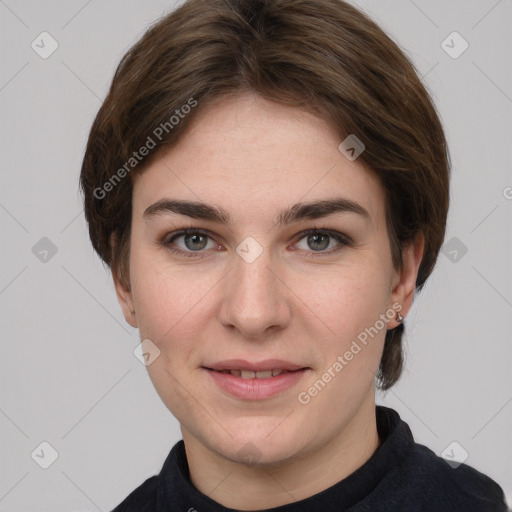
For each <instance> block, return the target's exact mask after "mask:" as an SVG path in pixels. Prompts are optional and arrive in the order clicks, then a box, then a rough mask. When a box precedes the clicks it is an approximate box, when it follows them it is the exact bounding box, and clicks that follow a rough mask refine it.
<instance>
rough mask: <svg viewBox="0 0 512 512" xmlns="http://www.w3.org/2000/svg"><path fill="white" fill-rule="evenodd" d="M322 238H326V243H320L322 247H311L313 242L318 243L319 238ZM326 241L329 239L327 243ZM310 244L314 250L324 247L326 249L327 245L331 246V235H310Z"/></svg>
mask: <svg viewBox="0 0 512 512" xmlns="http://www.w3.org/2000/svg"><path fill="white" fill-rule="evenodd" d="M319 238H320V239H321V238H323V239H324V243H323V244H320V247H318V246H317V247H316V248H315V247H311V242H313V244H316V243H317V242H318V239H319ZM325 241H327V243H325ZM308 245H309V246H310V247H311V248H312V249H313V250H314V251H321V250H323V249H326V248H327V247H329V235H309V237H308Z"/></svg>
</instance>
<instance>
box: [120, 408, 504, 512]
mask: <svg viewBox="0 0 512 512" xmlns="http://www.w3.org/2000/svg"><path fill="white" fill-rule="evenodd" d="M376 414H377V429H378V433H379V437H380V439H381V441H382V442H381V444H380V446H379V447H378V449H377V450H376V451H375V453H374V454H373V455H372V456H371V457H370V459H369V460H368V461H367V462H366V463H365V464H363V465H362V466H361V467H360V468H359V469H358V470H356V471H355V472H354V473H352V474H351V475H349V476H348V477H346V478H344V479H343V480H341V481H340V482H338V483H337V484H335V485H333V486H332V487H329V488H328V489H325V490H324V491H322V492H320V493H318V494H315V495H314V496H311V497H309V498H306V499H304V500H301V501H298V502H295V503H290V504H287V505H282V506H280V507H275V508H272V509H267V510H271V511H272V512H313V511H315V512H317V511H318V512H320V511H321V512H331V511H332V512H334V511H336V512H343V511H347V512H401V511H404V512H405V511H407V512H420V511H422V512H423V511H429V512H430V511H432V512H507V505H506V504H505V497H504V493H503V490H502V489H501V487H500V486H499V485H498V484H497V483H496V482H494V481H493V480H491V479H490V478H489V477H488V476H486V475H484V474H482V473H480V472H479V471H477V470H476V469H473V468H472V467H470V466H468V465H466V464H462V465H459V466H458V467H457V468H452V467H451V466H450V465H449V464H448V462H447V461H445V460H444V459H442V458H441V457H438V456H437V455H436V454H435V453H434V452H433V451H432V450H430V449H429V448H427V447H426V446H423V445H421V444H418V443H416V442H414V439H413V436H412V433H411V430H410V429H409V426H408V425H407V423H405V422H404V421H403V420H402V419H401V418H400V416H399V415H398V413H397V412H396V411H394V410H393V409H390V408H388V407H383V406H379V405H378V406H376ZM241 492H243V491H241ZM189 510H196V511H197V512H212V511H220V512H230V511H231V512H232V511H233V510H234V509H230V508H226V507H223V506H222V505H219V504H218V503H217V502H215V501H213V500H212V499H211V498H209V497H208V496H205V495H204V494H202V493H201V492H199V491H198V490H197V489H196V488H195V487H194V486H193V485H192V484H191V483H190V480H189V470H188V463H187V458H186V455H185V445H184V443H183V440H181V441H178V443H176V444H175V445H174V447H173V448H172V450H171V451H170V453H169V455H168V457H167V459H166V460H165V462H164V465H163V468H162V470H161V471H160V473H159V474H158V475H156V476H153V477H151V478H149V479H147V480H146V481H145V482H144V483H143V484H142V485H141V486H140V487H138V488H137V489H136V490H135V491H133V492H132V493H131V494H130V495H129V496H128V497H127V498H126V499H125V500H124V501H123V502H122V503H121V504H120V505H118V506H117V507H116V508H115V509H114V510H113V512H171V511H180V512H187V511H189Z"/></svg>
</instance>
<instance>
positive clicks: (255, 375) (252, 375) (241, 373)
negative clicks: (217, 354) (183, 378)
mask: <svg viewBox="0 0 512 512" xmlns="http://www.w3.org/2000/svg"><path fill="white" fill-rule="evenodd" d="M203 368H205V369H206V370H211V371H213V372H217V373H229V374H231V375H234V376H235V377H241V378H242V379H270V378H272V377H277V376H279V375H282V374H283V373H294V372H300V371H301V370H307V368H299V369H298V370H284V369H282V368H274V369H272V370H264V371H258V372H255V371H252V370H241V369H235V370H215V369H213V368H208V367H205V366H204V367H203Z"/></svg>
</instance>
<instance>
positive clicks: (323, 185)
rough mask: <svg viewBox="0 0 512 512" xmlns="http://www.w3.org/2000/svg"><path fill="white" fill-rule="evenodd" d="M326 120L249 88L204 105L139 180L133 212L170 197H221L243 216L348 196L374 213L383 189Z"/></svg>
mask: <svg viewBox="0 0 512 512" xmlns="http://www.w3.org/2000/svg"><path fill="white" fill-rule="evenodd" d="M341 142H342V140H341V138H340V137H339V136H338V134H337V133H336V131H335V130H334V129H333V127H332V126H331V125H330V124H328V123H327V122H326V121H325V120H323V119H321V118H319V117H317V116H315V115H313V114H311V113H308V112H305V111H303V110H300V109H297V108H293V107H288V106H284V105H280V104H277V103H274V102H271V101H269V100H266V99H264V98H261V97H260V96H257V95H253V94H244V95H241V96H239V97H236V98H230V99H229V100H228V99H226V100H224V101H221V102H219V103H217V104H214V105H211V106H208V107H205V108H203V109H202V110H201V111H199V112H198V116H197V117H196V118H195V119H194V123H193V124H192V125H191V127H190V128H189V130H188V131H187V132H186V133H185V134H184V135H183V136H182V138H181V139H180V140H179V142H178V143H177V144H176V145H175V146H173V147H172V149H171V150H169V151H167V152H165V153H162V155H160V156H159V157H158V158H156V159H155V160H154V161H153V162H152V163H151V164H150V165H149V166H148V167H147V168H146V169H145V170H144V172H143V173H141V174H140V175H137V176H135V179H134V198H133V202H134V211H137V212H139V213H138V216H140V215H142V212H143V211H144V209H145V208H147V206H149V205H150V204H153V203H154V202H157V201H158V200H160V199H162V198H164V197H172V198H174V199H176V198H179V199H184V200H189V201H200V202H207V203H211V204H219V205H220V204H222V206H223V208H224V209H225V210H228V211H232V212H234V213H235V214H236V215H235V217H236V216H238V218H242V217H247V218H249V217H251V216H254V215H256V216H261V215H262V213H265V212H269V211H270V210H272V211H274V212H275V211H277V210H281V209H282V208H283V207H284V206H287V205H292V204H296V203H298V202H309V201H313V200H317V199H329V198H333V197H340V196H343V197H346V198H347V199H350V200H353V201H356V202H358V203H360V204H361V205H363V206H364V208H365V209H367V210H368V211H369V213H370V215H371V217H372V218H375V219H378V218H379V217H381V216H383V208H384V199H385V196H384V191H383V189H382V187H381V185H380V182H379V180H378V178H377V177H376V176H375V175H374V173H373V172H372V171H370V170H369V169H368V168H367V167H366V166H365V165H364V164H363V162H362V160H361V159H358V160H355V161H349V160H348V159H347V158H346V157H345V156H344V155H343V154H342V153H341V152H340V151H339V149H338V146H339V144H340V143H341Z"/></svg>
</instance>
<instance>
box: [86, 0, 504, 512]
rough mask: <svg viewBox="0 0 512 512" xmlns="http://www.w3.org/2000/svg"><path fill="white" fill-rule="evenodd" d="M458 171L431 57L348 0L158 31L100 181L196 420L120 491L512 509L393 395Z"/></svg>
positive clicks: (207, 6) (273, 501)
mask: <svg viewBox="0 0 512 512" xmlns="http://www.w3.org/2000/svg"><path fill="white" fill-rule="evenodd" d="M449 171H450V162H449V154H448V149H447V146H446V140H445V136H444V133H443V129H442V126H441V123H440V121H439V118H438V116H437V114H436V109H435V107H434V105H433V103H432V101H431V99H430V97H429V95H428V93H427V92H426V90H425V88H424V87H423V85H422V84H421V81H420V80H419V78H418V77H417V75H416V72H415V70H414V67H413V65H412V64H411V63H410V61H409V60H408V59H407V58H406V56H405V55H404V54H403V53H402V52H401V51H400V50H399V48H398V47H397V46H396V44H395V43H393V42H392V41H391V40H390V39H389V38H388V37H387V36H386V35H385V34H384V33H383V32H382V30H381V29H380V28H379V27H378V26H376V25H375V23H373V22H372V21H371V20H370V19H369V18H367V17H366V16H365V15H364V14H362V13H361V12H359V11H358V10H356V9H355V8H354V7H351V6H350V5H348V4H346V3H344V2H342V1H340V0H321V1H320V0H294V1H289V0H273V1H271V0H259V1H257V0H252V1H250V0H189V1H187V2H185V3H184V4H183V5H182V6H181V7H179V8H178V9H177V10H176V11H174V12H173V13H171V14H170V15H168V16H166V17H165V18H163V19H162V20H160V21H159V22H158V23H156V24H155V25H154V26H153V27H152V28H151V29H150V30H149V31H148V32H147V33H146V34H145V35H144V36H143V37H142V39H141V40H140V41H139V42H138V43H137V44H136V45H135V46H134V47H133V48H132V49H131V50H130V51H129V52H128V53H127V54H126V55H125V57H124V58H123V59H122V61H121V63H120V65H119V67H118V69H117V71H116V74H115V76H114V79H113V82H112V86H111V88H110V91H109V94H108V96H107V98H106V100H105V102H104V104H103V105H102V107H101V109H100V111H99V113H98V115H97V117H96V120H95V122H94V124H93V127H92V129H91V133H90V136H89V140H88V145H87V149H86V154H85V157H84V161H83V167H82V174H81V186H82V189H83V192H84V202H85V214H86V218H87V221H88V224H89V230H90V237H91V241H92V244H93V246H94V248H95V250H96V251H97V252H98V254H99V255H100V257H101V258H102V259H103V261H104V262H106V263H107V264H108V265H109V266H110V267H111V269H112V274H113V278H114V283H115V288H116V291H117V296H118V299H119V303H120V305H121V308H122V310H123V313H124V316H125V318H126V321H127V322H128V323H129V324H130V325H132V326H133V327H136V328H138V329H139V331H140V336H141V340H142V356H143V358H144V361H145V363H146V365H147V369H148V372H149V376H150V378H151V380H152V382H153V384H154V386H155V389H156V390H157V392H158V394H159V396H160V397H161V399H162V401H163V402H164V404H165V405H166V406H167V407H168V409H169V410H170V411H171V412H172V413H173V414H174V415H175V417H176V418H177V419H178V421H179V423H180V427H181V432H182V435H183V440H180V441H179V442H178V443H177V444H176V445H175V446H174V447H173V448H172V450H171V452H170V453H169V456H168V457H167V459H166V461H165V463H164V466H163V468H162V471H161V472H160V474H159V475H158V476H154V477H151V478H149V479H148V480H147V481H146V482H144V483H143V484H142V485H141V486H140V487H139V488H138V489H136V490H135V491H133V493H131V494H130V496H128V497H127V498H126V499H125V500H124V501H123V502H122V503H121V504H120V505H119V506H118V507H117V508H116V509H115V511H116V512H121V511H132V510H133V511H141V510H148V511H150V510H151V511H159V512H163V511H164V510H189V511H193V510H197V511H200V512H201V511H208V510H232V509H235V510H262V509H273V510H283V511H285V510H286V511H299V510H300V511H308V510H311V511H312V510H320V509H322V510H337V511H339V510H349V509H350V510H351V511H354V512H355V511H363V510H365V511H366V510H372V511H380V510H388V511H389V510H393V511H399V510H404V511H405V510H407V511H416V510H417V511H420V510H425V511H426V510H435V511H444V510H446V511H448V510H449V511H456V510H457V511H458V510H460V511H463V510H464V511H468V510H471V511H505V510H506V505H505V502H504V496H503V491H502V489H501V488H500V487H499V486H498V484H497V483H496V482H494V481H492V480H491V479H490V478H489V477H487V476H485V475H483V474H482V473H480V472H478V471H476V470H475V469H473V468H471V467H469V466H467V465H464V464H463V465H460V466H458V467H457V468H456V469H455V468H452V467H450V465H448V464H447V463H446V461H444V460H443V459H441V458H439V457H437V456H436V455H435V454H434V452H432V451H431V450H429V449H428V448H426V447H424V446H422V445H419V444H417V443H415V442H414V439H413V437H412V434H411V432H410V429H409V428H408V426H407V424H406V423H405V422H403V421H402V420H401V419H400V417H399V415H398V414H397V413H396V412H395V411H394V410H392V409H390V408H386V407H382V406H376V404H375V387H376V385H377V386H378V387H380V388H381V389H383V390H386V389H389V388H391V387H392V386H393V385H394V384H395V383H396V382H397V380H398V379H399V377H400V374H401V371H402V361H403V357H402V345H401V340H402V335H403V332H404V319H405V318H406V317H407V313H408V312H409V310H410V308H411V305H412V301H413V298H414V293H415V291H420V290H421V289H422V287H423V286H424V284H425V282H426V280H427V278H428V277H429V275H430V274H431V272H432V270H433V268H434V265H435V262H436V259H437V256H438V252H439V249H440V247H441V245H442V242H443V238H444V233H445V226H446V217H447V212H448V203H449Z"/></svg>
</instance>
